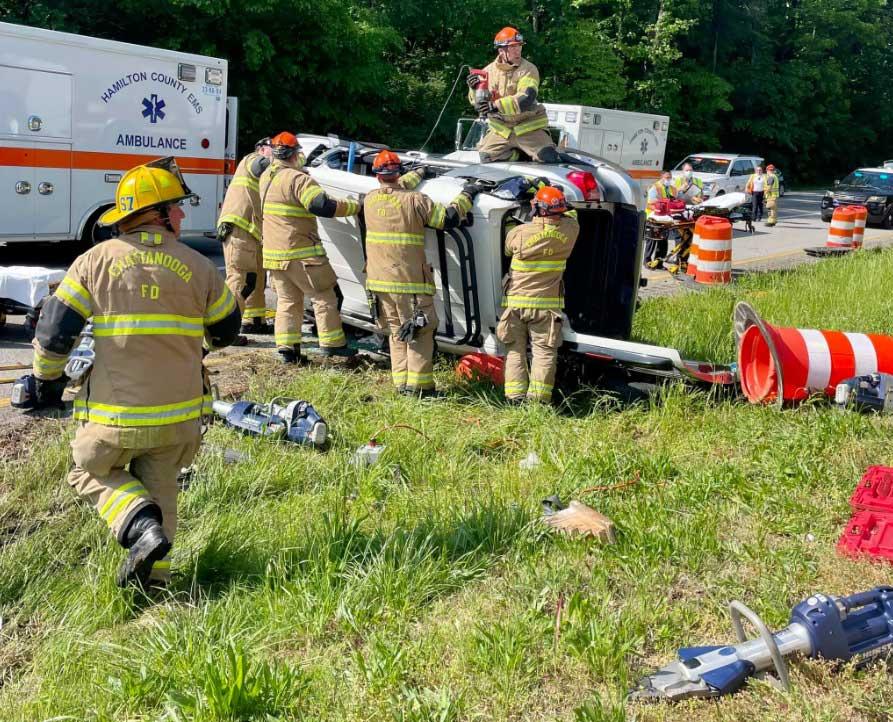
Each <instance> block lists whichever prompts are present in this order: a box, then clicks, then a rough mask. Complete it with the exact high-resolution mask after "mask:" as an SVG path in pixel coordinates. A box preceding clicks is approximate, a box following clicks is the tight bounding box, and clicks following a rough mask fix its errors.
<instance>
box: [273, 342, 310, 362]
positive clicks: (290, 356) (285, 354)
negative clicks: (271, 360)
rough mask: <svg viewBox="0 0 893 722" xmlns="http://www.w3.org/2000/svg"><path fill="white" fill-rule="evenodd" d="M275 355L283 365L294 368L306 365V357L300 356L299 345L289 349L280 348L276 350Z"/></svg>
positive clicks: (285, 347)
mask: <svg viewBox="0 0 893 722" xmlns="http://www.w3.org/2000/svg"><path fill="white" fill-rule="evenodd" d="M276 355H277V356H278V358H279V361H280V362H282V363H284V364H291V365H296V366H305V365H306V364H307V357H306V356H301V346H300V344H296V345H294V346H292V347H290V348H289V347H287V346H280V347H279V348H277V349H276Z"/></svg>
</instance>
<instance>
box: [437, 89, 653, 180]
mask: <svg viewBox="0 0 893 722" xmlns="http://www.w3.org/2000/svg"><path fill="white" fill-rule="evenodd" d="M543 105H544V106H545V108H546V113H547V114H548V116H549V128H550V130H551V131H552V132H553V135H557V138H556V141H557V143H558V147H559V149H560V150H565V149H566V150H581V151H583V152H584V153H588V154H589V155H593V156H595V157H596V158H600V159H602V160H606V161H609V162H610V163H614V164H615V165H617V166H620V167H621V168H623V170H625V171H626V173H627V175H629V176H631V177H632V178H635V179H636V180H637V181H638V182H639V185H640V187H641V188H642V189H643V190H647V189H648V187H649V186H651V185H652V184H653V183H654V182H655V181H656V180H657V179H658V178H660V172H661V170H662V169H663V166H664V156H665V155H666V152H667V136H668V135H669V132H670V118H669V116H666V115H654V114H652V113H634V112H631V111H628V110H609V109H607V108H596V107H593V106H591V105H563V104H560V103H543ZM485 130H486V128H484V126H483V124H481V123H476V122H475V119H474V118H460V119H459V122H458V124H457V126H456V152H454V153H451V154H450V155H448V156H447V157H448V158H454V159H456V160H463V161H466V162H477V161H478V158H479V156H478V153H477V151H476V150H475V148H476V147H477V144H478V142H479V141H480V139H481V137H482V135H483V133H484V132H485Z"/></svg>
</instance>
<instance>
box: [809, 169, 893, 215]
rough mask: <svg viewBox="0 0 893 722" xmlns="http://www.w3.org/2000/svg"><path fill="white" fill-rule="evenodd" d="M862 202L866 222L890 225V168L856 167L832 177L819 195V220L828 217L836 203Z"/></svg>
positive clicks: (892, 200) (892, 202) (892, 190)
mask: <svg viewBox="0 0 893 722" xmlns="http://www.w3.org/2000/svg"><path fill="white" fill-rule="evenodd" d="M853 205H860V206H865V207H866V208H867V209H868V219H867V222H868V223H871V224H877V225H882V226H883V227H884V228H893V168H888V167H886V165H885V167H882V168H859V169H857V170H854V171H853V172H852V173H850V174H849V175H847V176H846V177H844V178H843V180H836V181H834V188H832V189H830V190H827V191H825V196H824V197H823V198H822V220H823V221H825V222H826V223H827V222H829V221H830V220H831V216H832V215H833V214H834V209H835V208H837V207H838V206H853Z"/></svg>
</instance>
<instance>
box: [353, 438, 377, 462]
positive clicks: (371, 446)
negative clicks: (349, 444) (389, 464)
mask: <svg viewBox="0 0 893 722" xmlns="http://www.w3.org/2000/svg"><path fill="white" fill-rule="evenodd" d="M384 450H385V446H384V444H379V443H378V442H377V441H375V439H371V440H370V441H368V442H367V443H365V444H363V445H362V446H361V447H359V448H358V449H357V450H356V451H355V452H353V457H351V460H350V463H351V464H353V465H354V466H373V465H375V464H377V463H378V459H379V458H380V457H381V455H382V453H383V452H384Z"/></svg>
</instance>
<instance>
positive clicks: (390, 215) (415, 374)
mask: <svg viewBox="0 0 893 722" xmlns="http://www.w3.org/2000/svg"><path fill="white" fill-rule="evenodd" d="M372 172H373V173H375V175H376V177H377V178H378V182H379V184H380V186H379V188H377V189H376V190H374V191H372V192H371V193H369V194H368V195H367V196H366V198H365V200H364V201H363V217H364V218H365V220H366V291H367V293H368V294H369V297H370V305H371V307H372V313H373V316H374V317H375V318H376V320H377V322H378V325H379V327H380V328H381V330H382V331H383V332H385V333H387V334H388V337H389V341H390V349H391V377H392V379H393V381H394V385H395V386H396V388H397V391H398V392H400V393H404V394H407V395H411V396H421V397H425V396H430V395H433V394H434V393H435V389H434V365H433V356H434V334H435V332H436V330H437V323H438V319H437V312H436V311H435V310H434V291H435V288H434V269H433V268H432V267H431V266H430V265H429V264H428V261H427V259H426V258H425V228H435V229H449V228H455V227H456V226H458V225H459V224H460V223H461V222H462V221H463V220H464V219H465V218H466V216H467V215H468V212H469V211H470V210H471V207H472V204H473V202H474V198H475V196H476V195H477V194H478V189H477V187H476V186H475V185H474V184H471V183H469V184H466V186H465V187H464V188H463V189H462V192H460V193H459V195H457V196H456V197H455V198H454V199H453V202H452V203H450V205H449V206H443V205H441V204H440V203H435V202H434V201H432V200H431V199H430V198H429V197H428V196H426V195H425V194H424V193H420V192H418V191H414V190H410V189H408V188H406V187H405V186H406V182H405V180H404V179H405V178H406V176H403V177H402V178H401V175H400V157H399V156H398V155H397V154H396V153H394V152H392V151H390V150H383V151H381V152H380V153H378V155H377V156H376V157H375V161H374V162H373V164H372Z"/></svg>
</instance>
